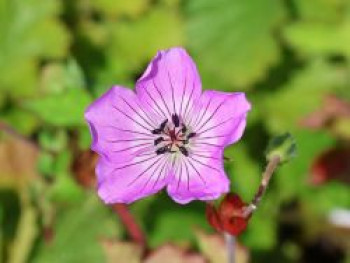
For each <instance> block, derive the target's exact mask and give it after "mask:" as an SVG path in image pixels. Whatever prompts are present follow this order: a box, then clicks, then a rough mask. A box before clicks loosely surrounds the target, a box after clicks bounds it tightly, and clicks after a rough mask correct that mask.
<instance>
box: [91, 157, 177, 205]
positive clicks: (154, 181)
mask: <svg viewBox="0 0 350 263" xmlns="http://www.w3.org/2000/svg"><path fill="white" fill-rule="evenodd" d="M168 157H169V156H166V155H156V154H151V155H147V154H143V155H142V156H138V157H135V158H134V159H133V160H131V161H129V162H126V163H119V164H115V163H112V162H109V161H108V160H106V159H105V158H100V160H99V162H98V164H97V167H96V174H97V180H98V195H99V196H100V198H101V199H102V200H103V201H104V202H105V203H108V204H111V203H131V202H134V201H136V200H138V199H140V198H143V197H146V196H148V195H151V194H154V193H156V192H158V191H159V190H161V189H162V188H163V187H164V186H165V185H166V183H167V181H168V178H169V176H168V175H169V172H170V169H169V160H168Z"/></svg>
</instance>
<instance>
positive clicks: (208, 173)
mask: <svg viewBox="0 0 350 263" xmlns="http://www.w3.org/2000/svg"><path fill="white" fill-rule="evenodd" d="M229 184H230V182H229V180H228V178H227V177H226V175H225V172H224V167H223V158H222V151H219V152H216V154H213V153H210V152H206V151H205V152H191V153H190V155H189V156H188V157H182V158H181V160H178V162H177V163H176V164H175V167H174V175H173V177H172V179H171V180H170V181H169V184H168V187H167V190H168V194H169V195H170V196H171V197H172V198H173V199H174V200H175V201H176V202H178V203H181V204H186V203H188V202H190V201H192V200H214V199H217V198H218V197H219V196H220V195H221V194H223V193H227V192H228V191H229Z"/></svg>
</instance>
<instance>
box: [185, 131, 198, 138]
mask: <svg viewBox="0 0 350 263" xmlns="http://www.w3.org/2000/svg"><path fill="white" fill-rule="evenodd" d="M196 135H197V134H196V133H195V132H191V133H190V134H189V135H187V139H190V138H192V137H194V136H196Z"/></svg>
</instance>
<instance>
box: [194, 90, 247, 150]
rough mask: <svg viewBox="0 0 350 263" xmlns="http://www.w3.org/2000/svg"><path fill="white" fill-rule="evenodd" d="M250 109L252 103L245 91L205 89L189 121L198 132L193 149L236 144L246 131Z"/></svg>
mask: <svg viewBox="0 0 350 263" xmlns="http://www.w3.org/2000/svg"><path fill="white" fill-rule="evenodd" d="M249 110H250V104H249V102H248V101H247V99H246V98H245V95H244V93H238V92H237V93H227V92H219V91H205V92H204V93H203V95H202V96H201V98H200V100H199V101H198V103H196V106H195V110H194V112H195V113H196V114H195V115H194V114H193V116H192V117H193V118H192V119H190V122H189V124H188V126H189V127H191V128H192V130H193V131H195V132H196V135H197V136H196V137H195V138H194V140H193V150H194V151H195V150H196V148H201V149H202V150H204V148H206V149H207V150H209V151H214V150H215V148H216V149H219V148H221V147H225V146H226V145H229V144H232V143H235V142H236V141H237V140H239V139H240V138H241V136H242V134H243V131H244V129H245V126H246V117H247V112H248V111H249Z"/></svg>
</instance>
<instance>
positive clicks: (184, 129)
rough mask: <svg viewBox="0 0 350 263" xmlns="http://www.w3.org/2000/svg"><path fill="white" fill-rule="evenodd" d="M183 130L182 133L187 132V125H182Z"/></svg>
mask: <svg viewBox="0 0 350 263" xmlns="http://www.w3.org/2000/svg"><path fill="white" fill-rule="evenodd" d="M181 132H182V133H186V132H187V127H186V126H185V125H182V129H181Z"/></svg>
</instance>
